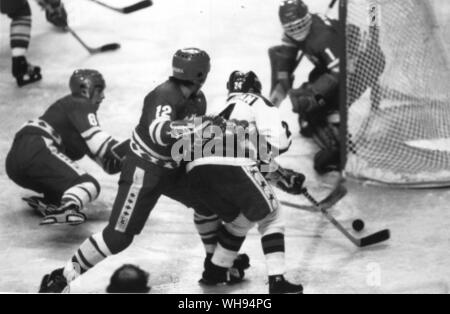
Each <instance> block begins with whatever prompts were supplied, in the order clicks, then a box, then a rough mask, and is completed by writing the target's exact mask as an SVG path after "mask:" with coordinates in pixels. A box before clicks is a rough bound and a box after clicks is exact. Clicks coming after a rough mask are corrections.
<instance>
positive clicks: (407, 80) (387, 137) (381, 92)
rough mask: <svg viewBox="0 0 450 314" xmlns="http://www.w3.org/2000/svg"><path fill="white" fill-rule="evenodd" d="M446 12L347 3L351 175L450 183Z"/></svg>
mask: <svg viewBox="0 0 450 314" xmlns="http://www.w3.org/2000/svg"><path fill="white" fill-rule="evenodd" d="M449 9H450V1H447V0H445V1H441V0H347V21H346V54H347V55H346V60H347V71H346V73H347V81H346V89H347V104H346V109H347V135H346V136H347V163H346V168H345V172H346V174H347V176H350V177H354V178H357V179H362V180H369V181H372V182H380V183H387V184H392V185H404V186H414V185H416V186H442V185H450V68H449V59H448V58H449V52H450V44H449V41H446V40H447V37H448V36H447V37H445V36H443V35H444V34H445V31H446V30H449V29H450V27H449V26H450V23H449V21H448V19H447V18H446V17H445V16H448V15H446V14H442V12H447V13H448V12H449V11H450V10H449ZM439 13H441V14H439Z"/></svg>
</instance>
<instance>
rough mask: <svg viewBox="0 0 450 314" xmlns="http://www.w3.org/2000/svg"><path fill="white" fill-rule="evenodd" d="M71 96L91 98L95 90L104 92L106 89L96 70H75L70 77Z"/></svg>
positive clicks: (100, 75) (101, 76) (101, 77)
mask: <svg viewBox="0 0 450 314" xmlns="http://www.w3.org/2000/svg"><path fill="white" fill-rule="evenodd" d="M69 86H70V90H71V92H72V95H74V96H81V97H86V98H89V99H90V98H91V97H92V94H93V92H94V90H95V89H96V88H98V89H100V90H102V91H103V90H104V89H105V87H106V83H105V80H104V79H103V75H102V74H101V73H100V72H98V71H96V70H76V71H75V72H73V74H72V76H71V77H70V83H69Z"/></svg>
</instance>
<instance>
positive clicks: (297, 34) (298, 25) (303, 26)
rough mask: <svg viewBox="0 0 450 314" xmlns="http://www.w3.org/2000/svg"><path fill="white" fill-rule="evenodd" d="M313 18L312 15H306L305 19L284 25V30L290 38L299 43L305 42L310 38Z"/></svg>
mask: <svg viewBox="0 0 450 314" xmlns="http://www.w3.org/2000/svg"><path fill="white" fill-rule="evenodd" d="M311 24H312V18H311V15H310V14H308V15H306V16H305V17H304V18H303V19H299V20H297V21H294V22H291V23H286V24H283V28H284V30H285V32H286V34H287V35H289V37H292V38H293V39H295V40H297V41H303V40H305V38H306V37H307V36H308V34H309V31H310V30H311Z"/></svg>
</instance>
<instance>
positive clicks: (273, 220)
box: [258, 209, 285, 237]
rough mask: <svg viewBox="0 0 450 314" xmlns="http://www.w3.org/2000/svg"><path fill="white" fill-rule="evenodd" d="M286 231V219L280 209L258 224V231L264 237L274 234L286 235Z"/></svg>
mask: <svg viewBox="0 0 450 314" xmlns="http://www.w3.org/2000/svg"><path fill="white" fill-rule="evenodd" d="M284 229H285V224H284V219H283V216H282V215H281V212H280V210H279V209H277V210H274V211H273V212H271V213H270V214H269V215H267V216H266V217H265V218H264V219H262V220H261V221H259V222H258V231H259V233H260V234H261V236H263V237H264V236H267V235H270V234H274V233H281V234H284Z"/></svg>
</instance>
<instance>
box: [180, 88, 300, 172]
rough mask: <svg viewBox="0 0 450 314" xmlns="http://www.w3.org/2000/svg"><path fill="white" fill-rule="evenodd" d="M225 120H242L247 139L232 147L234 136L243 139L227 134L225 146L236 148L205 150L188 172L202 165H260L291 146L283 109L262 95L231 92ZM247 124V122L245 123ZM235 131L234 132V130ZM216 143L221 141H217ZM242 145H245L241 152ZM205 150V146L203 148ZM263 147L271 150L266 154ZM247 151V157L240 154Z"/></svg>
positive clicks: (190, 163) (195, 159)
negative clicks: (230, 143) (253, 138)
mask: <svg viewBox="0 0 450 314" xmlns="http://www.w3.org/2000/svg"><path fill="white" fill-rule="evenodd" d="M220 115H221V116H222V117H224V118H225V119H227V120H231V121H233V120H234V121H238V122H240V123H239V124H240V125H245V126H246V127H247V129H248V130H247V132H246V134H247V136H246V137H245V142H244V143H242V142H235V143H234V144H235V145H232V146H231V147H230V146H229V145H227V143H226V141H227V140H228V139H230V138H231V137H233V140H234V141H236V140H237V141H239V140H242V139H243V138H236V134H229V132H226V133H225V134H224V138H225V142H224V146H228V148H231V149H234V151H232V152H230V151H229V149H227V148H224V149H221V150H216V151H214V150H210V149H208V150H204V152H203V154H202V155H201V156H198V155H197V157H196V158H193V160H192V161H191V162H189V163H188V164H187V170H188V171H190V170H191V169H193V168H194V167H196V166H198V165H205V164H218V165H231V166H246V165H247V166H248V165H254V164H256V163H257V161H258V159H259V158H261V157H262V156H263V155H264V156H268V155H270V158H273V157H276V156H277V155H279V154H281V153H283V152H285V151H287V150H288V149H289V147H290V145H291V137H290V132H289V130H288V128H287V125H286V124H285V123H284V122H283V121H282V120H281V117H280V113H279V109H278V108H277V107H275V106H274V105H273V104H272V103H271V102H270V101H269V100H267V99H266V98H264V97H263V96H261V95H256V94H253V93H231V94H230V95H229V97H228V99H227V102H226V105H225V109H224V110H223V111H222V112H221V113H220ZM242 121H245V122H246V123H245V124H244V123H242ZM231 132H233V130H231ZM252 133H253V134H256V135H257V140H256V141H252V139H251V138H249V136H250V137H251V136H252V135H251V134H252ZM214 140H217V138H215V139H214ZM238 145H244V146H245V147H244V148H243V149H241V150H239V149H238V148H237V146H238ZM203 147H205V145H203ZM261 148H268V149H269V150H270V151H266V152H262V151H260V150H261ZM240 152H244V153H245V154H244V155H241V154H239V153H240ZM194 157H195V156H194Z"/></svg>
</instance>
